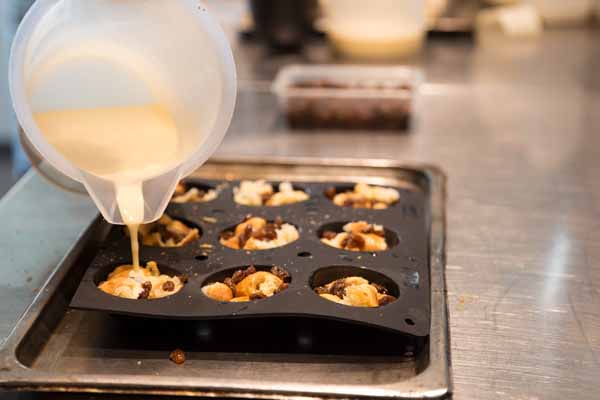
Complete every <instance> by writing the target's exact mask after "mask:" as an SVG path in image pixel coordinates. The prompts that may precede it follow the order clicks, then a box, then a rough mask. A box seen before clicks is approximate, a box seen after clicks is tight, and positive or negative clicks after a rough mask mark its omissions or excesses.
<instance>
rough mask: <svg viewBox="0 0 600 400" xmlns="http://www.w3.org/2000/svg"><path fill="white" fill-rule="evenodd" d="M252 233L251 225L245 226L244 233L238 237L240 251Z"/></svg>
mask: <svg viewBox="0 0 600 400" xmlns="http://www.w3.org/2000/svg"><path fill="white" fill-rule="evenodd" d="M252 231H253V230H252V225H250V224H248V225H246V227H245V228H244V232H242V234H241V235H240V236H239V237H238V246H239V247H240V249H243V248H244V246H245V245H246V243H247V242H248V240H249V239H250V238H251V237H252Z"/></svg>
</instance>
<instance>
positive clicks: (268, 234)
mask: <svg viewBox="0 0 600 400" xmlns="http://www.w3.org/2000/svg"><path fill="white" fill-rule="evenodd" d="M263 232H264V237H265V239H267V240H275V239H277V227H276V226H275V224H267V225H266V226H265V228H264V231H263Z"/></svg>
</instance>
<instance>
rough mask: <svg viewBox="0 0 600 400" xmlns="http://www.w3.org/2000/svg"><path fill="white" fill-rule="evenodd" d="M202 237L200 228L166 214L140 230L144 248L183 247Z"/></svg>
mask: <svg viewBox="0 0 600 400" xmlns="http://www.w3.org/2000/svg"><path fill="white" fill-rule="evenodd" d="M126 233H127V234H129V233H128V232H126ZM201 235H202V230H201V229H200V227H199V226H197V225H195V224H192V223H191V222H188V221H182V220H178V219H174V218H171V217H169V216H168V215H166V214H165V215H163V216H162V217H160V219H159V220H158V221H156V222H152V223H150V224H145V225H142V226H140V228H139V236H140V240H141V242H142V244H143V245H144V246H155V247H183V246H185V245H187V244H190V243H192V242H193V241H195V240H198V239H200V236H201Z"/></svg>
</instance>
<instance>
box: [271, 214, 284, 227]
mask: <svg viewBox="0 0 600 400" xmlns="http://www.w3.org/2000/svg"><path fill="white" fill-rule="evenodd" d="M273 224H275V226H276V227H277V229H280V228H281V226H282V225H283V219H282V218H281V217H276V218H275V221H273Z"/></svg>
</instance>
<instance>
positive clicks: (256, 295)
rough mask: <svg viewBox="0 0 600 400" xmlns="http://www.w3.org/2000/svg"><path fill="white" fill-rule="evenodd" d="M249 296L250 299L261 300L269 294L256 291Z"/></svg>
mask: <svg viewBox="0 0 600 400" xmlns="http://www.w3.org/2000/svg"><path fill="white" fill-rule="evenodd" d="M249 297H250V300H260V299H264V298H266V297H267V296H266V295H265V294H264V293H262V292H254V293H252V294H251V295H250V296H249Z"/></svg>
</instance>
